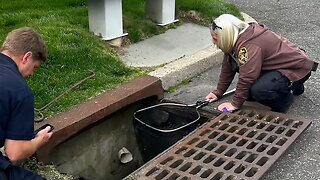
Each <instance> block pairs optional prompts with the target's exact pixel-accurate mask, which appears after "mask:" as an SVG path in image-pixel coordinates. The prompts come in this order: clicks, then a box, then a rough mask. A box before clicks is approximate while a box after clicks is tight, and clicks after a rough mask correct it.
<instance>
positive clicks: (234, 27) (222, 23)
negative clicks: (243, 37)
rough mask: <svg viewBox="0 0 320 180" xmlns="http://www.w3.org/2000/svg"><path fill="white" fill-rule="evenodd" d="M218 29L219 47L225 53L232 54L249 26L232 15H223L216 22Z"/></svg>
mask: <svg viewBox="0 0 320 180" xmlns="http://www.w3.org/2000/svg"><path fill="white" fill-rule="evenodd" d="M214 22H215V24H216V25H217V26H219V27H220V28H221V29H220V28H217V30H216V32H217V38H218V42H217V46H218V48H219V49H221V50H222V51H223V52H224V53H230V52H231V51H232V49H233V47H234V45H235V43H236V41H237V39H238V37H239V35H240V34H241V33H242V32H244V31H245V30H246V29H247V28H248V27H249V24H248V23H246V22H244V21H242V20H240V19H239V18H237V17H235V16H233V15H231V14H222V15H220V16H219V17H217V18H216V19H215V20H214Z"/></svg>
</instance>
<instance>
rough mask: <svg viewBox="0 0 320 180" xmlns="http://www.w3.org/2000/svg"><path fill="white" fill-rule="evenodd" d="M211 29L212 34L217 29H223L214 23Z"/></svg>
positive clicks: (210, 26)
mask: <svg viewBox="0 0 320 180" xmlns="http://www.w3.org/2000/svg"><path fill="white" fill-rule="evenodd" d="M209 29H210V31H211V32H215V31H216V30H217V29H222V28H221V27H220V26H218V25H216V23H215V22H214V21H213V22H212V24H210V25H209Z"/></svg>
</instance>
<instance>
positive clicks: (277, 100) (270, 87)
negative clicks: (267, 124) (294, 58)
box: [249, 71, 293, 112]
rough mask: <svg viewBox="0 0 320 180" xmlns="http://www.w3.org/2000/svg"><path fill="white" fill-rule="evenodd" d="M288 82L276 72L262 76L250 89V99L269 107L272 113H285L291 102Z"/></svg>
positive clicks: (291, 96)
mask: <svg viewBox="0 0 320 180" xmlns="http://www.w3.org/2000/svg"><path fill="white" fill-rule="evenodd" d="M290 85H291V82H290V80H289V79H288V78H287V77H286V76H284V75H282V74H281V73H280V72H278V71H271V72H268V73H265V74H263V75H262V76H261V77H260V78H259V79H258V80H257V81H256V82H255V83H254V84H253V85H252V86H251V89H250V97H249V98H250V99H253V100H256V101H257V102H259V103H261V104H263V105H265V106H269V107H271V110H272V111H276V112H286V111H287V110H288V109H289V107H290V105H291V104H292V102H293V95H292V93H291V89H290Z"/></svg>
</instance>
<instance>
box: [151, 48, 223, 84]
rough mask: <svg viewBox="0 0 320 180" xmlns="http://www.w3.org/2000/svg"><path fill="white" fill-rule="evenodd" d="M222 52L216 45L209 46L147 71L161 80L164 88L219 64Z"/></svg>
mask: <svg viewBox="0 0 320 180" xmlns="http://www.w3.org/2000/svg"><path fill="white" fill-rule="evenodd" d="M222 58H223V53H222V51H221V50H219V49H217V48H216V47H213V46H211V47H209V48H206V49H204V50H202V51H199V52H197V53H195V54H193V55H190V56H185V57H183V58H180V59H178V60H176V61H173V62H171V63H168V64H166V65H165V66H163V67H161V68H159V69H156V70H155V71H152V72H150V73H149V75H151V76H155V77H158V78H159V79H160V80H161V81H162V86H163V89H164V90H167V89H168V88H169V87H171V86H175V85H178V84H180V83H181V82H182V81H183V80H185V79H189V78H192V77H195V76H196V75H198V74H200V73H202V72H204V71H206V70H209V69H210V68H211V67H213V66H217V65H219V64H221V62H222Z"/></svg>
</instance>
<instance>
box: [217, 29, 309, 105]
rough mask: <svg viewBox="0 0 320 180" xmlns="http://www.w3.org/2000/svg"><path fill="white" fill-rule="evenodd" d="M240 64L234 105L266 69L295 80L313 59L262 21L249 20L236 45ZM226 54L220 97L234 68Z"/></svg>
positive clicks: (307, 68) (246, 94)
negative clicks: (251, 22) (257, 22)
mask: <svg viewBox="0 0 320 180" xmlns="http://www.w3.org/2000/svg"><path fill="white" fill-rule="evenodd" d="M234 52H235V59H236V60H237V63H238V64H239V79H238V83H237V87H236V92H235V94H234V96H233V99H232V105H233V106H235V107H237V108H240V107H241V106H242V104H243V103H244V101H245V100H246V99H247V98H248V95H249V90H250V87H251V85H252V84H253V83H254V82H255V81H256V80H257V79H258V78H259V76H260V75H261V74H262V73H263V72H267V71H274V70H277V71H279V72H281V73H282V74H283V75H285V76H286V77H287V78H288V79H289V80H290V81H292V82H294V81H297V80H300V79H302V78H303V77H304V76H306V75H307V74H308V73H309V72H310V71H311V69H312V66H313V64H314V62H313V61H312V60H310V59H309V58H308V57H307V56H306V54H305V53H304V52H303V51H302V50H300V49H299V48H298V47H297V46H296V45H294V44H293V43H291V42H289V41H288V40H287V39H285V38H283V37H281V36H279V35H277V34H276V33H274V32H272V31H271V30H269V29H268V28H267V27H266V26H264V25H261V24H256V23H253V24H250V26H249V27H248V28H247V29H246V30H245V31H244V32H243V33H242V34H240V36H239V38H238V40H237V42H236V44H235V47H234ZM228 58H229V56H227V55H225V57H224V60H223V63H222V69H221V73H220V77H219V82H218V85H217V89H216V90H215V91H213V93H214V94H215V95H217V96H218V97H221V96H222V94H223V93H224V92H225V91H226V90H227V88H228V87H229V85H230V83H231V82H232V80H233V78H234V75H235V72H233V71H232V68H231V65H230V63H229V60H228Z"/></svg>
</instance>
